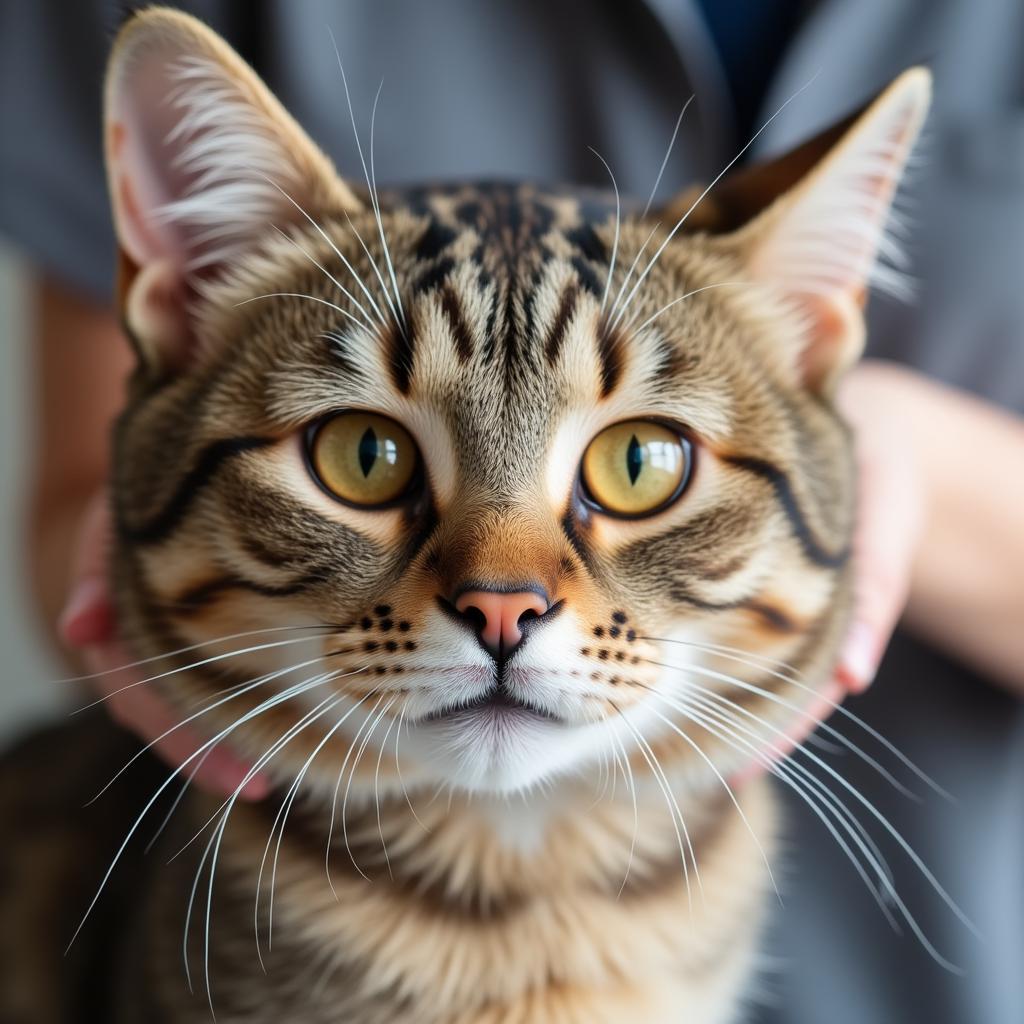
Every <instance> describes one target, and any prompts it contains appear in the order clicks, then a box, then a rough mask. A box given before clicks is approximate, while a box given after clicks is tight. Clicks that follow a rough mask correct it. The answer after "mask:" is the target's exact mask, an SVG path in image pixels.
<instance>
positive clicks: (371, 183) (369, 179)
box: [327, 28, 405, 333]
mask: <svg viewBox="0 0 1024 1024" xmlns="http://www.w3.org/2000/svg"><path fill="white" fill-rule="evenodd" d="M327 31H328V34H329V35H330V37H331V44H332V45H333V46H334V55H335V57H336V58H337V60H338V70H339V71H340V72H341V82H342V85H343V86H344V89H345V102H346V104H347V105H348V114H349V119H350V120H351V122H352V135H353V137H354V138H355V143H356V152H357V153H358V154H359V162H360V164H362V167H363V176H364V177H365V179H366V187H367V189H368V191H369V193H370V205H371V206H372V208H373V215H374V218H375V219H376V221H377V229H378V231H379V233H380V241H381V245H382V247H383V250H384V258H385V260H386V262H387V266H388V270H389V273H390V276H391V283H392V285H393V287H394V289H395V300H396V301H397V302H398V309H399V310H401V307H402V300H401V296H400V295H399V293H398V282H397V281H396V280H395V271H394V266H393V265H392V262H391V253H390V250H389V249H388V242H387V238H386V237H385V234H384V224H383V221H382V220H381V216H380V204H379V203H378V201H377V192H376V187H375V180H374V177H373V176H371V174H370V171H369V169H368V168H367V166H366V157H365V156H364V155H363V144H362V142H361V140H360V138H359V129H358V128H357V127H356V113H355V109H354V108H353V106H352V95H351V93H350V92H349V88H348V76H347V75H346V74H345V65H344V64H343V63H342V60H341V51H340V50H339V49H338V42H337V40H336V39H335V38H334V32H333V31H331V29H330V28H328V30H327ZM383 87H384V82H383V81H382V82H381V84H380V86H379V87H378V89H377V95H376V97H375V98H374V101H373V113H372V114H371V123H370V127H371V132H372V129H373V123H374V121H375V120H376V111H377V101H378V99H379V98H380V92H381V89H382V88H383ZM370 157H371V160H372V158H373V152H372V148H371V153H370ZM363 247H364V249H365V243H364V246H363ZM367 255H369V251H368V250H367ZM371 262H372V263H373V267H374V271H375V272H376V274H377V277H378V279H379V280H380V285H381V288H382V289H383V291H384V298H385V300H386V301H387V304H388V306H389V307H390V309H391V313H392V316H393V317H394V318H395V322H396V324H397V325H398V327H399V329H400V330H401V331H402V332H403V333H404V332H405V314H404V311H403V312H402V315H401V316H399V313H398V311H396V309H395V306H394V304H393V303H392V300H391V296H390V295H389V294H388V289H387V286H386V285H385V284H384V280H383V278H382V277H381V274H380V271H379V270H378V269H377V265H376V263H375V262H373V260H372V258H371Z"/></svg>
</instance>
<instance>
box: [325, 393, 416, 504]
mask: <svg viewBox="0 0 1024 1024" xmlns="http://www.w3.org/2000/svg"><path fill="white" fill-rule="evenodd" d="M309 460H310V468H311V469H312V471H313V475H314V476H315V478H316V480H317V482H318V483H319V484H320V486H321V487H323V488H324V490H326V491H328V492H329V493H330V494H331V495H333V496H334V497H336V498H340V499H341V500H342V501H345V502H347V503H349V504H351V505H359V506H363V507H370V508H372V507H375V506H382V505H388V504H390V503H392V502H395V501H397V500H398V499H399V498H401V497H402V496H403V495H404V494H405V493H406V491H407V490H408V489H409V487H410V484H411V483H412V481H413V479H414V477H415V474H416V469H417V467H418V466H419V453H418V452H417V450H416V445H415V444H414V442H413V440H412V438H411V437H410V436H409V434H408V432H407V431H406V430H405V428H404V427H402V426H401V425H400V424H398V423H396V422H395V421H394V420H392V419H389V418H388V417H386V416H381V415H378V414H377V413H370V412H361V411H351V412H342V413H338V414H336V415H334V416H332V417H330V418H329V419H326V420H324V421H323V422H321V423H320V424H319V425H318V426H317V427H316V428H315V430H314V432H313V434H312V436H311V439H310V441H309Z"/></svg>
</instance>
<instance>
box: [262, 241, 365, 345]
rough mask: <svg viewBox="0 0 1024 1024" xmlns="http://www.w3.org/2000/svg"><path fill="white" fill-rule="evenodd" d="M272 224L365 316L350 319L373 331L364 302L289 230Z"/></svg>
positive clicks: (350, 317)
mask: <svg viewBox="0 0 1024 1024" xmlns="http://www.w3.org/2000/svg"><path fill="white" fill-rule="evenodd" d="M272 226H273V228H274V230H275V231H276V232H277V233H278V234H279V235H280V236H281V237H282V238H284V239H285V240H286V241H288V242H291V244H292V245H293V246H295V248H296V249H298V250H299V252H301V253H302V255H303V256H305V257H306V259H307V260H309V262H310V263H312V264H313V266H314V267H316V268H317V270H319V271H320V272H321V273H322V274H323V275H324V277H326V278H327V280H328V281H330V282H331V284H333V285H334V286H335V288H337V289H338V290H339V291H340V292H341V293H342V294H343V295H344V296H345V298H347V299H348V300H349V302H351V303H352V304H353V305H354V306H356V307H357V308H358V309H359V311H360V312H361V313H362V314H363V317H364V318H365V319H362V320H360V319H359V318H358V317H354V316H351V315H350V316H349V319H350V320H351V321H352V322H353V323H354V324H356V325H357V326H359V327H363V328H365V329H366V330H368V331H370V332H371V333H373V332H374V328H373V324H371V323H369V314H368V313H367V312H366V310H365V309H364V308H363V305H362V303H361V302H360V301H359V300H358V299H357V298H356V297H355V296H354V295H353V294H352V293H351V292H350V291H349V290H348V289H347V288H346V287H345V286H344V285H343V284H342V283H341V282H340V281H339V280H338V279H337V278H336V277H335V276H334V275H333V274H332V273H331V272H330V271H329V270H328V269H327V268H326V267H325V266H324V265H323V264H322V263H321V262H320V261H319V260H318V259H317V258H316V257H315V256H314V255H313V254H312V253H311V252H309V251H308V250H306V249H305V248H304V247H303V246H301V245H299V243H298V242H296V241H295V239H294V238H292V236H291V235H289V234H288V232H287V231H282V230H281V229H280V228H279V227H278V226H277V225H276V224H274V225H272Z"/></svg>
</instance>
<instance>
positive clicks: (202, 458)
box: [117, 437, 274, 544]
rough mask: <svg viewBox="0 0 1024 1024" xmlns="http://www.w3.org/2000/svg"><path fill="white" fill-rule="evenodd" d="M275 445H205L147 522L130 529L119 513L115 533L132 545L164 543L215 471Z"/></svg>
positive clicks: (259, 440)
mask: <svg viewBox="0 0 1024 1024" xmlns="http://www.w3.org/2000/svg"><path fill="white" fill-rule="evenodd" d="M272 444H274V438H271V437H229V438H222V439H221V440H219V441H214V442H213V443H212V444H209V445H207V446H206V447H205V448H204V449H203V451H202V452H201V453H200V455H199V459H198V460H197V462H196V464H195V465H194V466H193V467H192V469H191V470H189V472H188V473H187V474H186V475H185V478H184V479H183V480H182V481H181V483H180V484H179V485H178V489H177V490H176V491H175V492H174V494H173V495H172V496H171V500H170V501H168V502H167V504H166V505H165V506H164V507H163V509H161V511H160V512H158V513H157V514H156V515H155V516H153V518H152V519H150V520H149V521H148V522H145V523H142V524H141V525H138V526H132V525H131V524H129V523H127V522H125V520H124V517H123V513H121V512H120V510H119V513H118V519H117V530H118V534H119V535H120V537H121V540H123V541H125V542H128V543H131V544H155V543H157V542H159V541H161V540H164V539H166V538H167V537H168V536H169V535H170V534H171V533H173V532H174V530H176V529H177V527H178V525H179V524H180V523H181V521H182V520H183V519H184V518H185V515H186V513H187V512H188V510H189V506H190V505H191V504H192V502H193V501H194V500H195V498H196V496H197V495H198V494H199V492H200V491H202V490H203V488H204V487H206V485H207V484H209V483H210V481H211V480H212V479H213V477H214V476H215V475H216V473H217V471H218V470H219V469H220V467H221V466H222V465H223V463H225V462H227V461H228V460H229V459H233V458H235V457H236V456H238V455H242V454H244V453H245V452H250V451H254V450H256V449H259V448H266V447H268V446H269V445H272Z"/></svg>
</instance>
